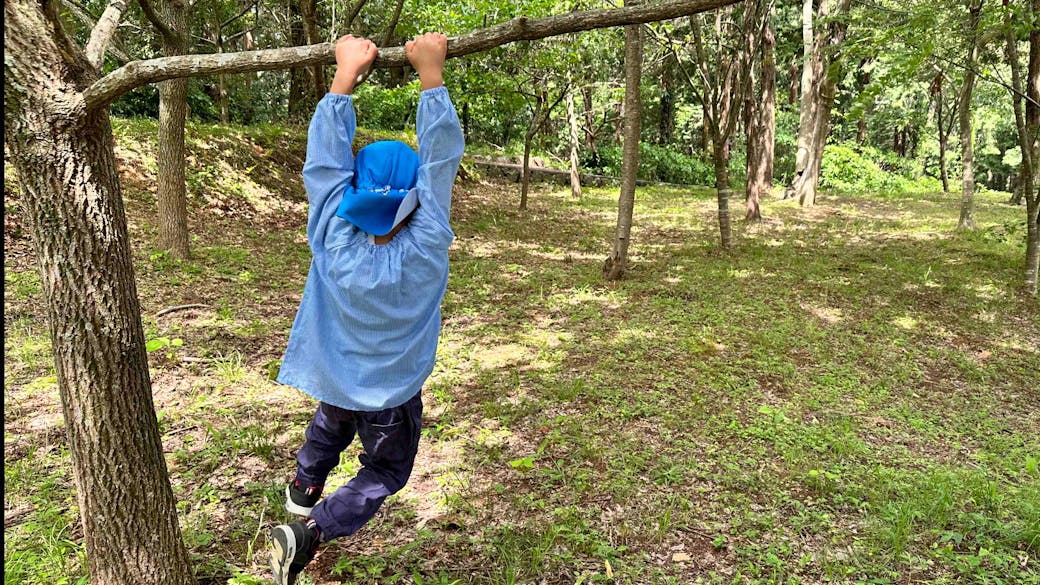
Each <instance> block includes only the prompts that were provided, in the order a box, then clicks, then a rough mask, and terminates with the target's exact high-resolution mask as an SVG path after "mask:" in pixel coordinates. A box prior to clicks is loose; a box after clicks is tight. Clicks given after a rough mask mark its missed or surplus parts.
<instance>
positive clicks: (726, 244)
mask: <svg viewBox="0 0 1040 585" xmlns="http://www.w3.org/2000/svg"><path fill="white" fill-rule="evenodd" d="M712 154H713V156H712V158H713V159H714V162H715V191H716V193H717V195H718V202H719V235H720V236H721V237H722V248H723V249H724V250H730V249H732V248H733V236H732V230H731V229H730V222H729V195H730V189H729V155H730V151H729V141H728V140H720V141H718V142H716V143H715V149H714V151H713V153H712Z"/></svg>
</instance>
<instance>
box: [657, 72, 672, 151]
mask: <svg viewBox="0 0 1040 585" xmlns="http://www.w3.org/2000/svg"><path fill="white" fill-rule="evenodd" d="M674 68H675V57H674V56H673V55H671V54H665V56H664V62H663V63H662V64H661V101H660V110H661V111H660V116H659V117H658V120H657V143H658V144H659V145H661V146H665V145H667V144H670V143H671V142H672V138H673V136H674V134H675V94H674V91H675V71H674Z"/></svg>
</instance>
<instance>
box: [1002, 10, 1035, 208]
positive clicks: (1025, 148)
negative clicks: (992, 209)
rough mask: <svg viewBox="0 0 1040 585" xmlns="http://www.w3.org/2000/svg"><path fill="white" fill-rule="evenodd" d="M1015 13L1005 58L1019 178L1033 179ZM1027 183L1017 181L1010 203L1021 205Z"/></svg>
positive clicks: (1007, 25) (1008, 25)
mask: <svg viewBox="0 0 1040 585" xmlns="http://www.w3.org/2000/svg"><path fill="white" fill-rule="evenodd" d="M1004 7H1005V9H1007V8H1008V0H1004ZM1012 18H1013V13H1012V12H1010V11H1009V12H1008V21H1007V22H1006V23H1005V27H1004V56H1005V58H1006V59H1007V62H1008V66H1009V67H1010V69H1011V88H1012V89H1013V91H1012V92H1011V106H1012V109H1013V110H1014V112H1015V132H1016V133H1017V136H1018V147H1019V150H1021V151H1022V162H1021V163H1020V164H1019V168H1018V176H1019V177H1032V176H1033V161H1032V156H1031V153H1030V152H1029V133H1028V131H1027V130H1026V117H1025V111H1024V110H1023V102H1024V100H1023V99H1022V96H1023V95H1024V94H1025V92H1026V88H1025V86H1024V85H1023V79H1022V64H1021V62H1019V58H1018V38H1017V35H1016V34H1015V30H1014V24H1015V23H1014V22H1013V21H1012ZM1024 185H1025V181H1021V180H1019V181H1017V182H1016V186H1015V189H1014V191H1013V192H1012V195H1011V199H1010V200H1009V201H1008V203H1009V204H1011V205H1021V204H1022V195H1023V192H1024V189H1023V186H1024Z"/></svg>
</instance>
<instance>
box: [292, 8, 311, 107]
mask: <svg viewBox="0 0 1040 585" xmlns="http://www.w3.org/2000/svg"><path fill="white" fill-rule="evenodd" d="M289 42H290V43H291V44H292V45H293V46H300V45H302V44H304V34H303V14H302V10H300V2H289ZM309 77H310V73H309V72H308V71H307V68H306V67H293V68H292V69H291V70H290V71H289V117H290V118H292V119H295V120H300V119H303V117H304V116H307V115H309V114H310V112H311V110H312V108H310V107H309V104H308V103H307V102H308V100H307V95H308V94H310V89H311V85H310V83H309V80H308V78H309Z"/></svg>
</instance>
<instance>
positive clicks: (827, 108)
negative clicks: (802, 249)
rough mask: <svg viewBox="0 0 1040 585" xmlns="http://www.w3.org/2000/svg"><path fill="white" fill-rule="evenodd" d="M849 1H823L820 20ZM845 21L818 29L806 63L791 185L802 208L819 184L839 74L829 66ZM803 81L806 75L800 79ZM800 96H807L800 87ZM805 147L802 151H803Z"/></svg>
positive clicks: (810, 202) (839, 14)
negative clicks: (808, 79)
mask: <svg viewBox="0 0 1040 585" xmlns="http://www.w3.org/2000/svg"><path fill="white" fill-rule="evenodd" d="M850 4H851V2H850V0H824V1H823V2H822V3H821V4H820V12H819V17H820V20H821V21H826V20H827V19H828V18H835V17H837V18H839V19H840V18H841V17H843V16H844V15H846V14H848V11H849V6H850ZM847 26H848V25H847V23H845V22H843V21H842V20H835V21H832V22H830V23H829V24H828V25H827V29H826V30H825V31H821V32H820V35H819V36H818V37H817V38H816V40H815V41H814V43H813V48H812V58H811V61H810V64H809V65H807V66H809V67H810V69H811V82H810V88H809V91H808V94H809V96H808V97H809V104H808V107H806V103H805V102H804V101H803V102H802V106H803V110H804V111H805V114H806V117H807V118H808V120H807V121H806V127H807V131H808V133H807V134H806V135H805V136H803V132H802V131H803V128H802V127H801V126H799V132H798V144H799V147H798V159H799V160H798V162H796V165H795V167H796V168H795V181H794V184H793V185H792V187H793V188H794V194H795V195H797V196H798V199H799V201H800V202H801V205H802V206H803V207H810V206H812V205H815V204H816V190H817V187H818V185H819V183H820V170H821V167H822V165H823V148H824V145H825V144H826V142H827V135H828V134H829V133H830V124H831V120H830V118H831V108H832V107H833V105H834V91H835V84H836V82H837V78H838V75H839V72H838V71H834V69H835V67H832V66H831V65H832V64H834V63H838V62H840V61H839V58H838V54H837V52H838V47H840V45H841V43H842V42H844V40H845V31H846V29H847ZM802 83H805V77H804V76H803V78H802ZM802 97H803V98H804V97H806V91H805V89H804V88H803V91H802ZM803 148H804V150H803Z"/></svg>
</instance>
